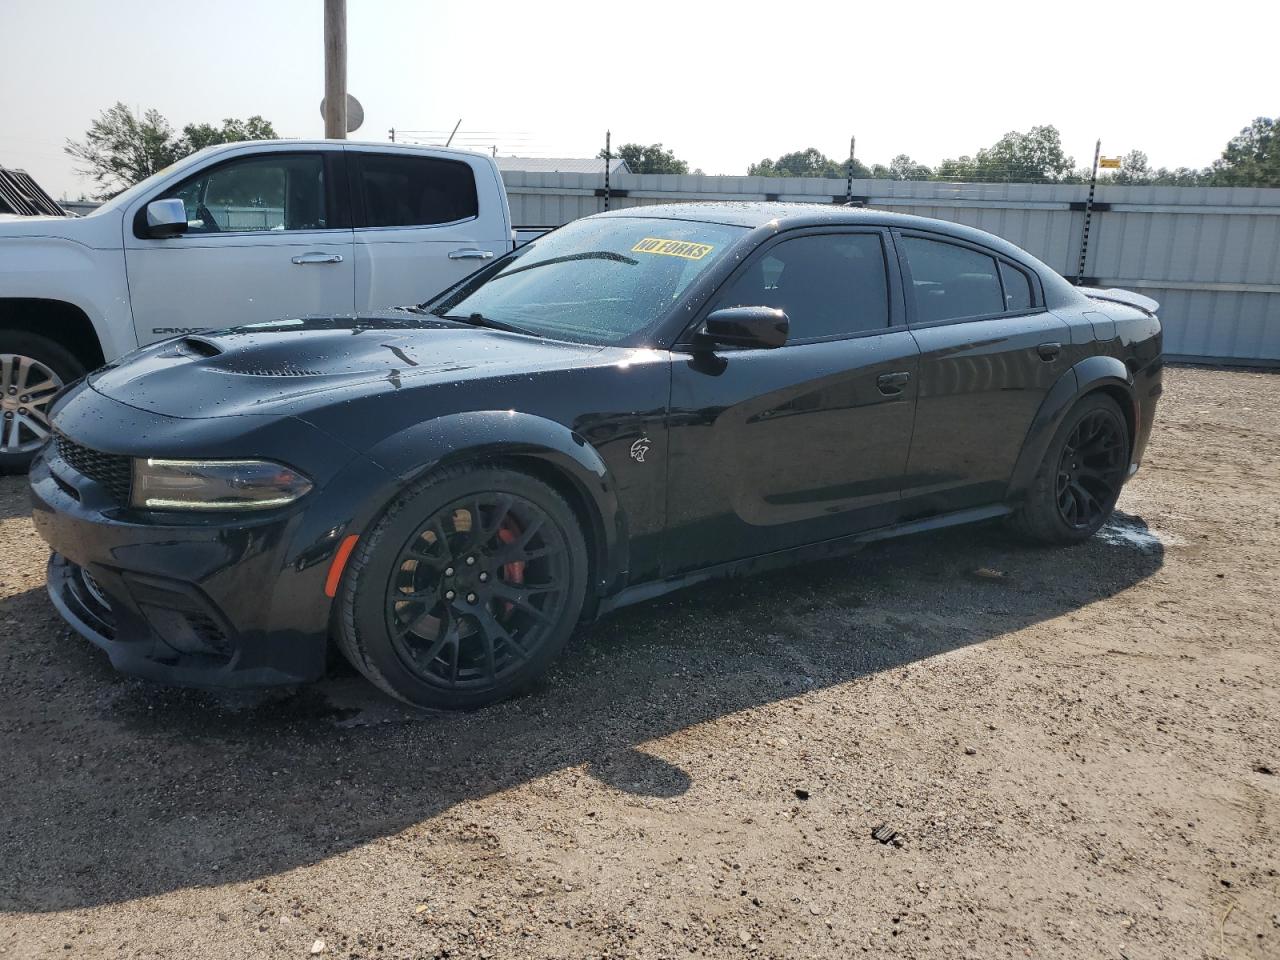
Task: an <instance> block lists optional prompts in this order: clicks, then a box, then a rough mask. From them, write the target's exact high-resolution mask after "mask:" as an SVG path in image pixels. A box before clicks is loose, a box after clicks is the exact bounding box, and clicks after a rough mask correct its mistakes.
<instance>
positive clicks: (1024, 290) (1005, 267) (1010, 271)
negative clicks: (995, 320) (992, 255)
mask: <svg viewBox="0 0 1280 960" xmlns="http://www.w3.org/2000/svg"><path fill="white" fill-rule="evenodd" d="M1000 279H1001V280H1003V281H1004V306H1005V309H1006V310H1009V311H1015V310H1030V309H1031V304H1032V300H1031V278H1030V277H1028V276H1027V275H1026V274H1025V273H1024V272H1023V271H1021V270H1019V269H1018V268H1017V267H1014V266H1011V265H1009V264H1007V263H1005V262H1004V261H1003V260H1002V261H1000Z"/></svg>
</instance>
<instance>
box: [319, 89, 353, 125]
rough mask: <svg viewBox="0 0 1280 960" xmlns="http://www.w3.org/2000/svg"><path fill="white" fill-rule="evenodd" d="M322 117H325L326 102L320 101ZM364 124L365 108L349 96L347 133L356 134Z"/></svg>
mask: <svg viewBox="0 0 1280 960" xmlns="http://www.w3.org/2000/svg"><path fill="white" fill-rule="evenodd" d="M320 116H321V118H323V117H324V100H321V101H320ZM362 123H364V107H362V106H360V101H359V100H357V99H356V98H355V97H353V96H352V95H351V94H349V93H348V94H347V133H355V132H356V131H357V130H359V129H360V125H361V124H362Z"/></svg>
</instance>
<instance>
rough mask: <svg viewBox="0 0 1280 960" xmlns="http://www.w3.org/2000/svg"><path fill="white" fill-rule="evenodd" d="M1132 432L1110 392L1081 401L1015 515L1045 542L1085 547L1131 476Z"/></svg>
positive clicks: (1015, 522)
mask: <svg viewBox="0 0 1280 960" xmlns="http://www.w3.org/2000/svg"><path fill="white" fill-rule="evenodd" d="M1129 442H1130V441H1129V428H1128V424H1127V423H1126V422H1125V419H1124V414H1123V413H1122V412H1121V411H1120V406H1119V404H1117V403H1116V401H1115V400H1113V399H1112V398H1111V397H1110V396H1108V395H1107V394H1105V393H1091V394H1088V395H1086V396H1085V397H1083V398H1081V399H1080V400H1079V401H1078V402H1077V403H1076V405H1075V406H1074V407H1072V408H1071V410H1070V411H1069V412H1068V413H1067V415H1066V417H1064V418H1063V421H1062V423H1061V425H1060V426H1059V427H1058V429H1057V431H1056V432H1055V433H1054V436H1053V439H1052V440H1050V442H1049V446H1048V449H1047V450H1046V451H1045V454H1044V458H1043V460H1042V461H1041V463H1040V468H1039V470H1038V471H1037V472H1036V475H1035V477H1034V479H1033V480H1032V482H1031V486H1030V488H1029V489H1028V490H1027V492H1026V496H1025V499H1024V500H1023V502H1022V504H1021V506H1020V507H1019V508H1018V509H1017V511H1016V512H1015V513H1014V514H1013V516H1012V517H1010V522H1011V524H1012V526H1013V528H1014V529H1015V530H1016V531H1017V532H1018V533H1020V534H1021V535H1022V536H1023V537H1025V538H1027V539H1029V540H1034V541H1037V542H1039V543H1059V544H1067V543H1080V542H1082V541H1084V540H1088V539H1089V538H1090V537H1092V536H1093V535H1094V534H1095V533H1097V532H1098V530H1099V529H1100V528H1101V527H1102V525H1103V524H1104V523H1106V522H1107V519H1108V518H1109V517H1110V516H1111V512H1112V511H1113V510H1114V509H1115V506H1116V501H1117V500H1118V499H1119V498H1120V490H1121V488H1122V487H1123V485H1124V482H1125V479H1126V478H1127V477H1128V472H1129Z"/></svg>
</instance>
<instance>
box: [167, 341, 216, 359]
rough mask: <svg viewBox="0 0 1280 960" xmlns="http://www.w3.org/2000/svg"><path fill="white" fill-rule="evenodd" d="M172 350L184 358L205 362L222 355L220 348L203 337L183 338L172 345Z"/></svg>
mask: <svg viewBox="0 0 1280 960" xmlns="http://www.w3.org/2000/svg"><path fill="white" fill-rule="evenodd" d="M174 349H175V350H177V351H178V353H180V354H182V355H183V356H185V357H196V358H199V359H205V360H207V359H208V358H209V357H216V356H219V355H220V354H221V353H222V348H221V347H220V346H218V345H217V344H216V343H213V342H211V341H209V340H205V339H204V338H203V337H183V338H182V339H181V340H179V341H178V342H177V343H176V344H174Z"/></svg>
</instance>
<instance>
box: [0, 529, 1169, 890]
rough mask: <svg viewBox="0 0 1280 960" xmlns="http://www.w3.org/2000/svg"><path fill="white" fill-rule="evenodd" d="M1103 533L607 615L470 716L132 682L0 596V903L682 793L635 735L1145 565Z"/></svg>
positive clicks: (893, 559) (955, 551) (1138, 538)
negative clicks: (572, 792)
mask: <svg viewBox="0 0 1280 960" xmlns="http://www.w3.org/2000/svg"><path fill="white" fill-rule="evenodd" d="M1111 528H1113V529H1114V530H1119V531H1121V533H1122V535H1119V536H1117V537H1112V538H1107V537H1101V536H1100V537H1095V538H1094V539H1092V540H1091V541H1089V542H1088V543H1086V544H1083V545H1080V546H1078V547H1072V548H1068V549H1047V548H1038V547H1028V546H1023V545H1019V544H1017V543H1015V542H1013V541H1011V540H1010V539H1009V538H1008V537H1007V535H1006V534H1005V533H1004V532H1003V531H1002V530H1001V529H1000V528H999V527H998V526H982V527H973V528H965V529H957V530H953V531H946V532H942V533H938V534H932V535H925V536H918V537H914V538H909V539H904V540H900V541H891V542H886V543H882V544H878V545H876V546H873V547H871V548H868V549H866V550H864V551H862V552H861V553H858V554H856V555H854V556H852V557H849V558H845V559H840V560H829V561H823V562H820V563H815V564H810V565H807V566H803V567H798V568H794V569H790V570H786V571H782V572H777V573H772V574H767V575H763V576H759V577H755V578H750V579H740V580H729V581H721V582H717V583H710V584H703V585H700V586H697V587H694V588H691V589H689V590H686V591H684V592H682V593H678V594H673V595H670V596H668V597H666V598H662V599H659V600H655V601H651V602H648V603H646V604H643V605H640V606H636V607H632V608H629V609H626V610H623V611H620V612H618V613H616V614H614V615H613V616H611V617H609V618H607V619H605V620H603V621H602V622H600V623H598V624H596V625H595V626H594V627H592V628H591V629H590V630H588V631H586V632H585V633H584V634H583V635H582V636H580V637H579V638H578V639H576V640H575V642H574V644H573V645H572V646H571V647H570V649H569V651H568V653H567V655H566V656H565V657H564V658H562V660H561V661H560V663H559V665H558V666H557V667H556V668H555V669H554V670H553V671H552V673H551V675H550V676H549V678H548V679H547V680H546V681H545V682H543V683H542V684H541V685H540V686H539V687H538V688H537V689H536V690H535V691H533V692H532V693H530V694H529V695H527V696H524V697H521V698H519V699H516V700H513V701H510V702H508V703H504V704H501V705H498V706H495V707H491V708H488V709H485V710H480V711H476V712H473V713H468V714H422V713H415V712H412V711H409V710H407V709H405V708H403V707H401V706H399V705H397V704H395V703H393V702H392V701H390V700H387V699H385V698H383V697H381V695H379V694H377V693H376V692H375V691H373V689H372V688H371V687H369V686H368V685H367V684H365V683H364V681H363V680H361V679H360V678H358V677H356V676H355V675H354V674H353V673H352V672H351V671H350V670H344V669H336V670H335V671H334V674H333V675H332V676H331V677H329V678H327V679H326V680H324V681H322V682H321V683H318V684H315V685H312V686H310V687H306V688H303V689H299V690H296V691H290V692H285V693H280V692H273V693H266V694H262V693H259V694H255V695H236V696H232V695H214V694H208V693H201V692H196V691H184V690H175V689H170V688H164V687H159V686H155V685H152V684H148V683H144V682H140V681H134V680H129V679H126V678H122V677H119V676H118V675H116V674H115V673H114V672H113V671H112V670H111V668H110V666H109V664H107V662H106V659H105V657H103V656H101V655H100V654H99V653H98V652H97V651H95V650H93V649H92V648H91V647H90V646H89V644H88V643H86V642H85V641H83V640H81V639H80V638H78V637H76V636H74V635H72V634H71V633H70V632H69V631H67V630H66V629H65V627H63V626H62V625H61V624H60V623H59V622H58V621H57V620H56V617H55V616H54V615H53V613H52V610H51V608H50V607H49V605H48V602H47V600H46V599H45V598H44V597H43V593H42V591H36V590H32V591H27V592H26V593H23V594H19V595H17V596H15V597H10V598H8V599H7V600H4V601H0V623H9V624H15V623H16V624H17V625H18V628H19V629H16V630H15V629H14V627H13V626H10V627H9V630H8V632H9V634H10V635H9V638H8V645H9V647H10V650H9V651H8V656H9V659H8V661H7V663H8V668H7V671H8V673H9V676H8V677H7V678H6V679H7V683H6V687H7V688H8V689H9V690H11V691H13V695H12V696H10V697H8V698H7V699H6V701H5V702H4V703H3V704H0V760H2V761H3V763H2V764H0V766H3V768H4V769H5V770H6V772H7V776H6V777H5V778H3V781H0V809H3V810H4V811H5V816H4V824H3V828H2V829H3V834H4V837H5V840H4V845H5V848H6V854H5V856H4V857H3V858H0V911H5V912H16V911H53V910H63V909H69V908H77V907H89V906H98V905H102V904H110V903H118V902H121V901H125V900H132V899H135V898H139V897H144V896H151V895H155V894H161V893H164V892H167V891H171V890H176V889H182V888H188V887H197V886H204V885H214V884H224V883H228V882H235V881H247V880H254V879H258V878H263V877H267V876H270V875H272V874H276V873H279V872H281V871H285V870H289V869H292V868H295V867H299V866H303V865H307V864H311V863H315V862H317V861H319V860H322V859H324V858H327V857H331V856H333V855H335V854H339V853H341V852H343V851H345V850H348V849H351V848H353V847H357V846H359V845H361V844H364V843H367V842H369V841H371V840H374V839H376V838H379V837H386V836H389V835H392V834H395V833H397V832H399V831H402V830H404V829H405V828H406V827H409V826H411V825H413V824H416V823H419V822H421V821H423V820H426V819H428V818H430V817H432V816H435V815H437V814H440V813H441V812H443V811H446V810H448V809H449V808H451V807H453V806H455V805H457V804H460V803H464V802H466V801H468V800H472V799H475V798H479V797H483V796H486V795H489V794H492V793H494V792H496V791H501V790H504V789H507V788H510V787H513V786H517V785H519V784H523V783H526V782H528V781H531V780H533V779H535V778H538V777H542V776H544V775H547V774H550V773H553V772H555V771H559V770H562V769H565V768H569V767H575V768H580V769H581V770H582V771H583V772H584V773H585V774H586V775H589V776H592V777H594V778H596V779H597V780H599V781H600V782H602V783H604V784H607V785H608V786H609V787H611V788H614V789H617V790H619V791H623V792H626V793H630V794H636V795H643V796H650V797H667V798H670V797H679V796H680V795H681V794H683V793H684V792H685V791H686V790H688V789H689V788H690V786H691V779H690V776H689V774H688V773H687V772H686V771H684V770H682V769H680V768H679V767H678V766H674V765H672V764H671V763H668V762H667V761H664V760H661V759H659V758H657V757H655V756H653V755H651V754H650V753H648V752H646V750H645V749H644V744H645V743H646V742H648V741H651V740H653V739H655V738H659V737H662V736H664V735H666V734H669V733H672V732H673V731H678V730H681V729H684V728H687V727H690V726H692V725H695V724H699V723H703V722H705V721H708V720H714V719H716V718H719V717H723V716H725V715H727V714H731V713H734V712H736V711H742V710H748V709H751V708H753V707H757V706H760V705H763V704H768V703H771V702H775V701H779V700H784V699H786V698H790V697H797V696H803V695H804V694H805V693H806V692H808V691H812V690H815V689H820V688H827V687H831V686H834V685H837V684H847V683H850V682H853V681H856V680H858V679H859V678H861V677H865V676H868V675H870V674H873V673H876V672H878V671H885V670H892V669H894V668H895V667H899V666H902V665H904V664H909V663H912V662H915V661H919V660H922V659H925V658H929V657H933V656H937V655H939V654H944V653H947V652H949V651H954V650H957V649H959V648H963V647H966V646H969V645H972V644H979V643H984V642H987V641H991V640H995V639H998V638H1000V637H1002V636H1004V635H1006V634H1009V633H1012V632H1014V631H1017V630H1019V629H1022V628H1024V627H1026V626H1029V625H1031V624H1035V623H1039V622H1043V621H1045V620H1049V619H1051V618H1054V617H1058V616H1060V615H1062V614H1064V613H1067V612H1070V611H1073V610H1078V609H1080V608H1081V607H1084V606H1086V605H1088V604H1090V603H1093V602H1095V601H1097V600H1101V599H1104V598H1106V597H1110V596H1113V595H1115V594H1117V593H1120V592H1122V591H1124V590H1127V589H1129V588H1130V587H1132V586H1134V585H1135V584H1137V583H1139V582H1141V581H1142V580H1143V579H1145V578H1147V577H1149V576H1151V575H1152V574H1153V573H1155V572H1156V571H1157V570H1158V569H1159V568H1160V566H1161V565H1162V563H1163V557H1164V551H1163V547H1162V546H1161V543H1160V540H1159V538H1158V536H1156V535H1155V534H1154V533H1152V532H1151V531H1148V530H1147V528H1146V525H1145V524H1144V523H1143V522H1142V521H1141V519H1140V518H1137V517H1127V516H1124V515H1117V518H1116V520H1115V521H1113V523H1112V525H1111ZM2 662H6V661H0V663H2ZM779 776H780V777H781V778H783V779H785V777H786V772H785V771H784V770H782V771H779Z"/></svg>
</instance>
